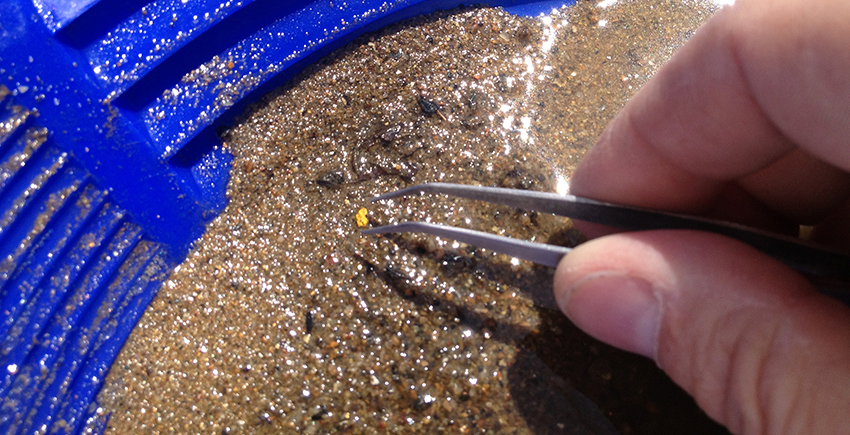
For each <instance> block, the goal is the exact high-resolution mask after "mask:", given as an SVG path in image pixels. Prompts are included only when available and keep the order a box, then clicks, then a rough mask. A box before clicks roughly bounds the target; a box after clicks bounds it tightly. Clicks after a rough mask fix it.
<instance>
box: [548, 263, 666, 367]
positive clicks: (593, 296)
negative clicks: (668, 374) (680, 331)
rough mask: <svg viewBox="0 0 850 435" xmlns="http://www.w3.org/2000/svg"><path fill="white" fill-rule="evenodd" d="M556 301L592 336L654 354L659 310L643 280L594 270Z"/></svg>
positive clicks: (646, 283) (639, 351) (648, 285)
mask: <svg viewBox="0 0 850 435" xmlns="http://www.w3.org/2000/svg"><path fill="white" fill-rule="evenodd" d="M558 302H559V304H560V307H561V310H562V311H563V312H564V313H565V314H566V315H567V317H569V318H570V320H572V322H573V323H575V324H576V326H578V327H579V328H581V329H583V330H584V331H585V332H587V333H588V334H590V335H592V336H593V337H596V338H597V339H599V340H601V341H604V342H606V343H608V344H610V345H612V346H616V347H619V348H621V349H624V350H627V351H630V352H635V353H638V354H641V355H644V356H647V357H650V358H653V357H654V356H655V349H656V342H657V338H658V326H659V321H660V312H661V309H660V302H659V299H658V297H657V296H656V295H655V293H654V292H653V290H652V285H651V284H650V283H649V282H647V281H646V280H643V279H640V278H635V277H631V276H627V275H622V274H619V273H596V274H593V275H589V276H586V277H585V278H583V279H581V280H579V281H577V282H576V283H575V284H573V286H572V287H571V288H570V289H569V290H568V291H567V292H565V293H564V294H563V297H561V298H559V301H558Z"/></svg>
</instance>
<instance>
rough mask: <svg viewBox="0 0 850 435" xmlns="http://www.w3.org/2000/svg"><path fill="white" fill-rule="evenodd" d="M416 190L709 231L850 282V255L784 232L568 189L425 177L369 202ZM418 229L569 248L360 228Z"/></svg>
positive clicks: (527, 250) (535, 254) (505, 245)
mask: <svg viewBox="0 0 850 435" xmlns="http://www.w3.org/2000/svg"><path fill="white" fill-rule="evenodd" d="M415 193H434V194H446V195H452V196H456V197H461V198H468V199H476V200H481V201H486V202H491V203H496V204H502V205H507V206H510V207H516V208H519V209H523V210H533V211H538V212H543V213H552V214H555V215H559V216H565V217H569V218H572V219H577V220H583V221H587V222H594V223H597V224H603V225H607V226H610V227H615V228H619V229H622V230H625V231H643V230H658V229H688V230H699V231H708V232H712V233H717V234H722V235H724V236H728V237H732V238H734V239H737V240H740V241H742V242H744V243H746V244H749V245H750V246H752V247H754V248H756V249H758V250H760V251H762V252H764V253H766V254H768V255H770V256H772V257H774V258H776V259H777V260H779V261H781V262H783V263H785V264H787V265H788V266H790V267H792V268H794V269H796V270H797V271H799V272H802V273H804V274H807V275H809V276H811V277H816V278H823V279H827V280H831V281H836V280H837V281H841V282H845V283H846V282H850V256H848V254H847V253H844V252H840V251H836V250H832V249H829V248H826V247H823V246H819V245H816V244H813V243H810V242H807V241H805V240H802V239H798V238H794V237H788V236H783V235H779V234H775V233H771V232H768V231H764V230H760V229H757V228H751V227H747V226H745V225H740V224H736V223H732V222H726V221H721V220H717V219H709V218H704V217H699V216H689V215H683V214H676V213H668V212H664V211H658V210H650V209H645V208H639V207H632V206H626V205H620V204H612V203H607V202H602V201H596V200H593V199H588V198H582V197H578V196H573V195H559V194H555V193H545V192H534V191H528V190H518V189H503V188H496V187H483V186H470V185H464V184H451V183H426V184H420V185H416V186H411V187H408V188H405V189H401V190H398V191H395V192H390V193H387V194H384V195H381V196H378V197H375V198H373V199H372V202H376V201H382V200H386V199H391V198H398V197H401V196H406V195H411V194H415ZM403 232H419V233H427V234H431V235H434V236H438V237H443V238H446V239H452V240H457V241H460V242H463V243H467V244H470V245H474V246H478V247H481V248H485V249H489V250H491V251H494V252H498V253H502V254H507V255H510V256H513V257H517V258H520V259H523V260H528V261H532V262H534V263H537V264H541V265H544V266H550V267H555V266H557V265H558V262H559V261H560V260H561V258H562V257H563V256H564V255H566V254H568V253H569V252H570V250H571V249H570V248H566V247H562V246H555V245H547V244H543V243H535V242H529V241H525V240H518V239H514V238H510V237H503V236H498V235H495V234H489V233H484V232H480V231H474V230H468V229H464V228H457V227H451V226H446V225H437V224H431V223H427V222H401V223H398V224H394V225H386V226H382V227H377V228H371V229H368V230H364V231H363V232H362V233H363V234H387V233H403Z"/></svg>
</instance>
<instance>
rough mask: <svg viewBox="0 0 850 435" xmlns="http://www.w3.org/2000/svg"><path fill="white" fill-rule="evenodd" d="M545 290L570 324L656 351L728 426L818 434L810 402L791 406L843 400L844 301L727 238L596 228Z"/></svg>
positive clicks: (849, 364)
mask: <svg viewBox="0 0 850 435" xmlns="http://www.w3.org/2000/svg"><path fill="white" fill-rule="evenodd" d="M554 290H555V298H556V300H557V302H558V304H559V306H560V308H561V309H562V311H564V313H565V314H566V315H567V316H568V317H569V318H570V319H571V320H572V321H573V322H574V323H575V324H576V325H577V326H578V327H580V328H582V329H583V330H585V331H586V332H588V333H589V334H590V335H592V336H594V337H596V338H598V339H600V340H602V341H605V342H607V343H609V344H611V345H614V346H617V347H620V348H622V349H625V350H628V351H632V352H635V353H639V354H641V355H645V356H649V357H651V358H654V360H655V361H656V363H657V364H658V365H659V366H660V367H661V368H662V369H663V370H664V371H665V372H667V374H668V375H670V377H671V378H672V379H673V380H674V381H675V382H676V383H678V384H679V385H680V386H682V387H683V388H684V389H685V390H686V391H688V392H689V393H690V394H691V395H693V396H694V397H695V399H696V400H697V403H699V404H700V406H701V407H703V409H704V410H705V411H706V412H707V413H708V414H709V415H710V416H712V417H713V418H715V419H716V420H718V421H720V422H721V423H723V424H726V425H727V426H728V427H729V428H730V429H732V431H733V432H737V431H741V432H749V431H754V433H756V432H760V431H764V429H765V426H763V425H766V424H769V423H771V422H774V423H775V422H780V423H781V422H789V421H790V422H793V421H805V422H807V424H808V423H812V424H811V425H807V426H806V429H813V430H811V431H808V432H802V433H821V432H823V431H822V429H824V428H825V427H826V426H825V425H827V424H828V423H829V422H828V421H827V420H809V419H808V417H809V416H808V415H806V412H808V411H810V410H811V409H815V408H812V407H807V408H794V407H793V406H792V405H793V404H794V403H797V402H799V401H800V400H805V401H806V402H807V403H811V404H814V405H813V406H815V407H816V408H818V409H833V410H834V409H836V407H839V406H842V405H839V403H843V404H846V403H850V389H848V388H850V310H848V309H847V307H845V306H842V305H840V304H837V303H835V301H831V300H829V299H828V298H825V297H823V296H821V295H818V294H817V293H815V292H814V290H813V288H812V286H811V285H810V284H809V283H808V281H806V280H805V278H803V277H802V276H800V275H799V274H797V273H795V272H793V271H791V270H790V269H788V268H787V267H785V266H783V265H782V264H780V263H778V262H776V261H775V260H773V259H771V258H769V257H766V256H765V255H763V254H761V253H760V252H758V251H756V250H754V249H752V248H750V247H748V246H746V245H743V244H741V243H739V242H736V241H734V240H730V239H727V238H724V237H721V236H717V235H712V234H705V233H698V232H692V231H648V232H642V233H624V234H616V235H612V236H605V237H601V238H599V239H595V240H592V241H589V242H587V243H585V244H582V245H580V246H579V247H578V248H576V249H575V250H574V251H573V252H572V253H570V254H569V255H568V256H567V257H566V258H565V259H564V260H563V261H562V262H561V264H560V265H559V267H558V269H557V271H556V274H555V282H554ZM827 377H828V378H829V379H828V380H827V379H826V378H827ZM787 416H791V417H787ZM817 429H821V431H818V430H817ZM792 432H793V431H792ZM823 433H826V432H823Z"/></svg>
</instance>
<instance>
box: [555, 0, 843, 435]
mask: <svg viewBox="0 0 850 435" xmlns="http://www.w3.org/2000/svg"><path fill="white" fill-rule="evenodd" d="M848 41H850V2H848V1H846V0H819V1H816V2H811V1H806V0H773V1H758V0H750V1H748V0H738V1H737V3H735V4H734V5H733V6H728V7H725V8H723V9H722V10H721V11H719V12H718V13H717V14H716V15H715V16H714V17H713V18H712V19H711V20H710V21H709V22H708V23H707V24H706V25H705V26H703V27H702V28H701V29H700V30H699V31H698V32H697V33H696V34H695V35H694V37H693V38H692V39H691V40H690V41H689V42H688V43H687V44H686V45H685V46H684V47H682V49H681V50H680V51H679V52H678V53H677V54H676V55H675V56H674V57H673V59H672V60H671V61H670V62H669V63H668V64H667V65H665V66H664V68H662V69H661V70H660V71H659V72H658V74H656V76H655V77H654V78H653V79H652V80H650V81H649V83H647V85H646V86H644V88H642V89H641V90H640V91H639V92H638V93H637V94H636V95H635V96H634V97H633V99H632V100H631V101H630V102H629V103H628V105H627V106H626V107H625V108H624V109H623V111H622V112H621V113H620V114H619V115H618V116H617V117H616V118H615V119H614V120H613V121H612V122H611V124H610V125H609V126H608V128H607V129H606V130H605V132H604V133H603V135H602V137H601V138H600V140H599V142H598V143H597V145H596V146H595V147H594V148H593V149H592V150H591V151H590V152H589V154H588V155H587V156H586V158H585V159H584V161H583V162H582V164H581V165H580V167H579V168H578V169H577V171H576V172H575V174H574V177H573V179H572V184H571V193H573V194H576V195H581V196H587V197H590V198H596V199H600V200H605V201H611V202H620V203H626V204H633V205H638V206H644V207H652V208H659V209H665V210H671V211H676V212H685V213H694V214H703V215H708V216H713V217H720V218H724V219H729V220H733V221H738V222H742V223H746V224H749V225H755V226H759V227H762V228H767V229H771V230H774V231H781V232H786V233H790V234H795V233H796V232H797V231H799V225H801V224H804V225H811V226H813V227H814V230H813V231H812V238H814V239H816V240H818V241H821V242H823V243H826V244H830V245H833V246H835V247H838V248H842V249H847V248H850V225H848V224H847V222H850V175H848V173H850V45H848ZM578 225H579V226H580V228H581V229H582V230H583V231H584V232H585V233H586V234H588V235H589V236H592V237H593V236H602V237H599V238H596V239H594V240H591V241H589V242H588V243H586V244H584V245H582V246H580V247H578V248H577V249H575V250H574V251H573V253H571V254H570V255H568V256H566V257H565V258H564V260H563V261H562V262H561V264H560V265H559V267H558V270H557V273H556V278H555V296H556V299H557V300H558V302H559V305H560V307H561V309H562V310H563V311H564V313H565V314H566V315H567V316H569V317H570V319H572V321H573V322H575V323H576V325H578V326H579V327H581V328H583V329H584V330H586V331H587V332H589V333H590V334H591V335H593V336H595V337H597V338H599V339H601V340H603V341H606V342H608V343H610V344H613V345H615V346H618V347H621V348H623V349H626V350H629V351H632V352H636V353H639V354H642V355H645V356H647V357H650V358H653V359H654V360H655V361H656V363H657V364H658V365H659V366H660V367H661V368H662V369H663V370H665V371H666V372H667V373H668V374H669V375H670V377H671V378H672V379H673V380H674V381H675V382H677V383H678V384H679V385H681V386H682V387H683V388H684V389H685V390H686V391H688V392H689V393H690V394H692V395H693V396H694V398H695V399H696V400H697V403H699V404H700V406H701V407H702V408H703V409H704V410H705V411H706V412H707V413H708V414H709V415H710V416H711V417H712V418H714V419H716V420H717V421H719V422H721V423H722V424H724V425H726V426H727V427H728V428H729V430H730V431H732V432H733V433H737V434H814V433H817V434H829V433H846V431H847V428H848V427H850V414H848V413H847V410H848V409H850V309H848V308H847V307H846V306H844V305H842V304H840V303H838V302H836V301H834V300H832V299H830V298H827V297H825V296H822V295H820V294H819V293H817V292H816V291H815V289H814V287H813V285H812V284H811V283H810V282H809V281H807V280H806V278H804V277H803V276H801V275H799V274H797V273H796V272H794V271H792V270H790V269H788V268H787V267H785V266H784V265H782V264H780V263H778V262H776V261H774V260H772V259H771V258H769V257H767V256H765V255H763V254H761V253H759V252H757V251H755V250H753V249H751V248H749V247H748V246H745V245H743V244H741V243H738V242H736V241H733V240H730V239H727V238H724V237H722V236H717V235H711V234H704V233H699V232H693V231H651V232H642V233H621V234H610V233H611V231H610V230H608V229H606V228H602V227H599V226H594V225H591V224H586V223H578ZM606 234H607V235H606Z"/></svg>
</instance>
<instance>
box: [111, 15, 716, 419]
mask: <svg viewBox="0 0 850 435" xmlns="http://www.w3.org/2000/svg"><path fill="white" fill-rule="evenodd" d="M606 3H612V2H603V4H600V5H595V4H591V3H584V2H580V3H579V5H578V6H577V7H576V8H575V9H573V10H564V11H557V12H554V13H553V14H552V15H550V16H547V17H543V18H538V19H533V20H532V19H524V18H518V17H514V16H511V15H509V14H507V13H505V12H503V11H501V10H499V9H465V10H455V11H451V12H445V13H439V14H435V15H432V16H429V17H423V18H418V19H416V20H414V21H412V22H407V23H402V24H400V25H397V26H393V27H391V28H388V29H385V30H383V31H381V32H380V33H379V34H375V35H369V36H366V37H364V38H361V39H360V40H358V41H356V42H354V43H353V44H351V45H349V46H347V47H346V48H344V49H342V50H340V51H339V52H337V53H336V54H334V55H332V56H330V57H328V58H326V59H324V60H323V61H321V62H319V63H318V64H316V65H314V66H313V67H311V68H309V69H308V70H306V71H304V73H302V74H301V75H299V77H297V78H296V79H295V80H294V81H293V82H292V83H291V84H289V85H288V86H286V87H285V88H283V89H280V90H278V91H276V92H274V93H273V94H271V95H269V96H267V97H266V98H265V99H264V100H263V101H261V102H259V103H257V104H256V105H255V106H254V107H253V108H251V110H249V111H248V113H246V115H245V116H244V118H243V119H241V120H240V121H239V122H238V123H237V124H236V125H235V126H233V128H232V129H231V130H230V131H228V132H226V133H225V134H224V136H223V141H224V142H225V144H226V146H227V148H228V149H229V150H230V151H231V152H232V153H233V154H234V157H235V159H234V166H233V170H232V175H231V177H232V178H231V181H230V185H229V187H228V194H229V198H230V204H229V206H228V207H227V209H226V210H225V212H224V213H222V215H221V216H220V217H219V218H218V219H216V220H215V221H214V222H213V223H212V224H211V225H210V227H209V229H208V231H207V233H206V234H205V236H204V237H203V238H202V239H201V240H200V241H199V242H198V243H197V244H196V247H195V249H194V250H193V251H192V252H191V253H190V254H189V257H188V258H187V260H186V261H185V262H184V263H183V264H182V265H181V266H180V267H179V268H178V269H176V270H175V272H174V274H173V276H172V277H171V279H170V280H169V281H168V282H167V283H166V284H165V285H164V286H163V288H162V289H161V290H160V293H159V296H158V297H157V299H156V300H155V301H154V302H153V303H152V304H151V306H150V308H149V309H148V311H147V312H146V314H145V317H144V318H143V319H142V320H141V321H140V323H139V325H138V326H137V328H136V331H135V332H134V335H133V336H132V337H131V339H130V340H129V341H128V342H127V344H126V346H125V348H124V350H123V351H122V354H121V356H120V357H119V359H118V360H116V362H115V364H114V365H113V367H112V371H111V373H110V376H109V379H108V380H107V385H106V386H105V388H104V390H103V392H102V393H101V395H100V397H99V399H100V402H101V403H102V405H103V409H102V412H103V413H104V414H109V413H111V417H110V422H109V425H110V431H111V432H112V433H134V432H140V431H144V432H146V433H165V432H173V433H201V432H204V433H210V432H212V433H223V434H227V433H281V432H285V433H288V432H304V433H335V432H344V433H385V432H394V433H480V432H485V431H492V432H496V433H539V434H544V433H597V434H598V433H614V431H615V430H616V431H619V432H621V433H624V434H630V433H683V432H686V433H724V431H723V430H722V429H721V428H719V427H718V426H716V425H714V424H713V423H711V422H710V421H709V420H708V419H707V417H705V416H704V415H703V414H702V413H701V412H700V411H699V410H698V409H697V408H696V406H695V405H694V404H693V402H692V401H691V400H690V399H689V398H687V397H686V396H685V395H684V393H682V392H681V391H680V390H678V389H677V388H676V387H675V386H674V385H672V384H671V383H670V381H669V380H667V379H666V377H665V376H664V375H663V374H662V373H661V372H660V371H659V370H658V369H656V368H655V367H654V365H653V364H652V363H651V362H650V361H648V360H646V359H643V358H640V357H636V356H633V355H629V354H626V353H624V352H620V351H617V350H615V349H612V348H610V347H608V346H606V345H604V344H601V343H599V342H597V341H595V340H593V339H591V338H589V337H587V336H586V335H584V334H583V333H581V332H580V331H578V330H577V329H576V328H575V327H574V326H572V325H571V324H570V323H569V322H568V321H567V320H566V319H565V318H564V317H563V315H561V314H560V312H559V311H558V310H557V307H556V306H555V304H554V302H553V300H552V295H551V280H552V270H551V269H547V268H544V267H538V266H533V265H531V264H528V263H525V262H520V261H518V260H515V259H511V258H509V257H506V256H503V255H498V254H494V253H492V252H489V251H486V250H482V249H476V248H474V247H471V246H466V245H463V244H459V243H455V242H451V241H445V240H441V239H437V238H433V237H430V236H424V235H415V234H413V235H412V234H404V235H393V236H389V237H371V236H361V235H360V229H361V228H365V227H369V226H378V225H384V224H389V223H393V222H399V221H402V220H431V221H434V222H440V223H447V224H451V225H457V226H463V227H467V228H476V229H481V230H485V231H490V232H494V233H498V234H503V235H510V236H513V237H519V238H524V239H527V240H534V241H540V242H549V243H557V244H563V245H574V244H576V243H578V242H580V241H581V235H580V234H578V233H577V232H576V231H575V230H573V229H572V226H571V223H570V222H569V221H568V220H566V219H562V218H558V217H554V216H549V215H543V214H538V213H533V212H527V211H522V210H515V209H510V208H506V207H500V206H494V205H486V204H481V203H476V202H474V201H467V200H458V199H451V200H450V199H448V198H443V197H436V196H421V197H412V198H405V199H397V200H392V201H386V202H384V203H381V204H371V203H369V199H370V198H371V197H373V196H376V195H378V194H380V193H384V192H387V191H390V190H394V189H397V188H400V187H404V186H408V185H410V184H413V183H422V182H427V181H447V182H460V183H468V184H480V185H488V186H504V187H513V188H520V189H531V190H540V191H560V192H563V191H564V190H565V189H566V188H567V185H568V183H567V181H566V180H568V178H569V175H570V173H571V171H572V169H573V168H574V166H575V164H576V163H577V162H578V160H579V159H580V158H581V156H582V155H583V154H584V152H585V151H586V150H587V149H588V148H589V147H590V146H591V145H592V144H593V142H594V141H595V139H596V137H598V135H599V134H600V132H601V130H602V128H603V127H604V125H605V124H606V123H607V121H608V120H610V118H611V117H613V115H614V114H615V113H616V112H617V110H619V108H620V107H622V105H623V104H624V103H625V101H626V100H627V98H628V97H629V96H630V95H631V94H632V93H633V92H634V91H635V90H636V89H637V88H638V87H639V86H640V85H641V84H642V83H644V82H645V80H646V79H647V78H648V77H649V76H651V74H652V73H654V71H655V70H656V69H657V68H658V66H660V65H661V64H662V63H663V62H664V61H665V60H666V59H667V58H669V56H670V55H671V53H672V52H673V51H674V50H675V48H676V47H678V46H679V45H681V43H682V42H683V41H684V40H686V39H687V38H688V37H689V36H690V35H691V34H692V33H693V31H694V29H696V27H697V26H698V25H699V24H700V23H701V22H702V21H704V20H705V19H706V18H707V17H708V16H709V15H710V13H711V12H712V11H713V9H714V7H713V6H712V5H711V4H710V3H705V2H693V1H682V0H678V1H663V0H651V1H642V2H634V3H631V2H629V3H624V4H612V5H608V6H605V4H606Z"/></svg>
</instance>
